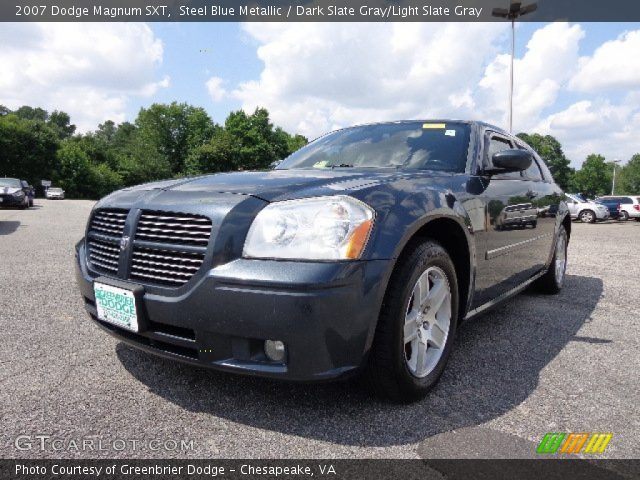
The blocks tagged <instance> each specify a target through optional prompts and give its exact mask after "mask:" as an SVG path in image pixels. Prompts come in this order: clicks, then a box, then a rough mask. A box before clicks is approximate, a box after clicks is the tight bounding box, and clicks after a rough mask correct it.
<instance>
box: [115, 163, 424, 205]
mask: <svg viewBox="0 0 640 480" xmlns="http://www.w3.org/2000/svg"><path fill="white" fill-rule="evenodd" d="M414 174H415V173H414ZM406 175H407V173H402V172H398V171H397V170H375V171H374V170H371V169H366V170H365V169H336V170H270V171H267V172H231V173H219V174H215V175H206V176H202V177H195V178H187V179H184V178H183V179H179V180H171V181H163V182H155V183H148V184H144V185H139V186H137V187H132V188H129V189H125V190H124V191H127V192H141V191H152V190H155V191H158V190H161V191H170V192H175V193H178V192H181V193H196V192H199V193H210V194H218V193H219V194H237V195H251V196H254V197H256V198H259V199H262V200H265V201H268V202H271V201H276V200H286V199H291V198H300V197H306V196H312V195H327V194H331V193H339V192H341V191H342V192H344V191H348V190H358V189H361V188H365V187H370V186H372V185H375V184H379V183H381V182H388V181H391V180H394V179H397V178H399V177H402V176H406Z"/></svg>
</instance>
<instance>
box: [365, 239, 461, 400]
mask: <svg viewBox="0 0 640 480" xmlns="http://www.w3.org/2000/svg"><path fill="white" fill-rule="evenodd" d="M457 318H458V283H457V279H456V274H455V268H454V266H453V263H452V261H451V258H450V257H449V255H448V254H447V252H446V251H445V249H444V248H442V246H440V245H439V244H438V243H436V242H433V241H425V242H423V243H419V244H415V245H414V246H413V247H411V250H410V251H409V253H408V254H407V255H404V256H403V259H402V260H400V263H399V264H398V265H397V266H396V269H395V271H394V273H393V275H392V278H391V280H390V282H389V287H388V290H387V293H386V296H385V300H384V304H383V307H382V311H381V315H380V319H379V321H378V325H377V328H376V334H375V337H374V341H373V346H372V350H371V353H370V355H369V360H368V365H367V371H366V377H367V380H368V383H369V385H370V387H371V388H372V390H373V391H374V392H375V393H376V394H377V395H378V396H381V397H383V398H386V399H390V400H393V401H397V402H410V401H414V400H418V399H420V398H422V397H424V396H425V395H426V394H427V392H428V391H429V390H430V389H431V388H432V387H433V386H434V385H435V384H436V382H437V381H438V379H439V378H440V375H441V374H442V372H443V370H444V367H445V364H446V363H447V359H448V358H449V354H450V352H451V345H452V343H453V339H454V336H455V330H456V321H457Z"/></svg>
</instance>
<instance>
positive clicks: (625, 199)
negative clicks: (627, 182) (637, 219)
mask: <svg viewBox="0 0 640 480" xmlns="http://www.w3.org/2000/svg"><path fill="white" fill-rule="evenodd" d="M620 203H621V204H622V205H631V204H632V203H633V199H632V198H631V197H621V198H620Z"/></svg>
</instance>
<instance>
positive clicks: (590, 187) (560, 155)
mask: <svg viewBox="0 0 640 480" xmlns="http://www.w3.org/2000/svg"><path fill="white" fill-rule="evenodd" d="M517 136H518V137H519V138H521V139H522V140H524V141H525V142H527V143H528V144H529V145H531V147H532V148H533V149H534V150H535V151H536V152H538V153H539V154H540V156H541V157H542V158H543V159H544V161H545V162H546V164H547V166H548V167H549V170H551V173H552V174H553V178H554V179H555V181H556V182H557V183H558V185H560V187H562V189H563V190H565V191H566V192H580V193H583V194H585V195H586V196H588V197H589V198H592V197H597V196H600V195H609V194H610V193H611V187H612V182H613V173H614V172H613V169H614V168H615V169H616V172H615V174H616V187H615V194H616V195H624V194H635V195H638V194H640V153H636V154H635V155H633V156H632V157H631V158H630V159H629V161H628V162H627V163H626V165H624V166H622V167H619V166H615V165H614V162H612V161H607V159H606V158H605V157H604V156H603V155H600V154H597V153H592V154H591V155H588V156H587V158H586V159H585V160H584V162H583V163H582V166H581V167H580V168H579V169H578V170H575V169H573V168H571V167H570V163H571V162H570V161H569V159H568V158H567V157H566V156H565V154H564V152H563V151H562V145H561V144H560V142H559V141H558V140H557V139H555V138H554V137H553V136H551V135H540V134H538V133H534V134H527V133H519V134H518V135H517Z"/></svg>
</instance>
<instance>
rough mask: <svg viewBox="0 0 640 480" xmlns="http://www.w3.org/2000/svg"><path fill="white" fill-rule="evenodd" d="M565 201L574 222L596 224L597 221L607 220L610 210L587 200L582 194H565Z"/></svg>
mask: <svg viewBox="0 0 640 480" xmlns="http://www.w3.org/2000/svg"><path fill="white" fill-rule="evenodd" d="M565 200H566V202H567V206H568V207H569V213H570V214H571V218H572V219H573V220H576V219H577V220H580V221H581V222H583V223H594V222H595V221H596V220H607V219H608V218H609V216H610V214H609V209H608V208H607V207H606V206H604V205H603V204H601V203H597V202H594V201H591V200H587V199H586V198H585V197H584V196H583V195H582V194H580V193H565Z"/></svg>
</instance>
